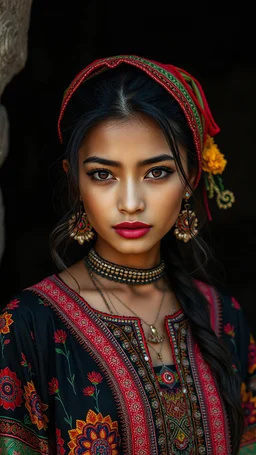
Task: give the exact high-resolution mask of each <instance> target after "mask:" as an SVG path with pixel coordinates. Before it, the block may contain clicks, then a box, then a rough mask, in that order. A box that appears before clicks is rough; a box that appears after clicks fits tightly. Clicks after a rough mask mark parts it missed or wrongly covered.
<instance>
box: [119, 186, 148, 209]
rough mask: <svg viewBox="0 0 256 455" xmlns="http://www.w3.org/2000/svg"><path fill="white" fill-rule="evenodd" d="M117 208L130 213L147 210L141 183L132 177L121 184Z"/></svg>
mask: <svg viewBox="0 0 256 455" xmlns="http://www.w3.org/2000/svg"><path fill="white" fill-rule="evenodd" d="M117 208H118V210H119V211H120V212H121V213H129V214H133V213H137V212H143V211H144V210H145V201H144V197H143V194H142V190H141V188H140V185H139V184H137V183H136V182H134V181H133V180H131V179H130V180H126V181H125V182H123V183H122V184H121V185H120V186H119V189H118V204H117Z"/></svg>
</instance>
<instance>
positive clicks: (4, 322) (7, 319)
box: [0, 311, 14, 335]
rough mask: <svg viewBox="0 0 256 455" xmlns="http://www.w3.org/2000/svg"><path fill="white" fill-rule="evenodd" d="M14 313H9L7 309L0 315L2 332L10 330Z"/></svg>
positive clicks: (0, 331) (0, 329)
mask: <svg viewBox="0 0 256 455" xmlns="http://www.w3.org/2000/svg"><path fill="white" fill-rule="evenodd" d="M13 322H14V321H13V320H12V314H9V313H7V311H6V312H5V313H3V314H1V315H0V333H3V334H4V335H5V334H6V333H9V332H10V329H9V327H10V325H12V324H13Z"/></svg>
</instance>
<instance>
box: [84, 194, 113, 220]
mask: <svg viewBox="0 0 256 455" xmlns="http://www.w3.org/2000/svg"><path fill="white" fill-rule="evenodd" d="M80 194H81V197H82V201H83V203H84V208H85V211H86V213H87V217H88V219H89V221H90V222H91V223H92V225H95V222H97V220H99V219H100V220H102V219H103V218H104V214H105V213H107V200H106V199H105V197H104V196H105V195H104V193H103V194H102V192H101V193H99V192H98V191H97V189H95V188H94V190H93V191H90V189H89V188H88V186H87V188H86V189H84V190H83V188H81V190H80ZM109 202H110V201H109V200H108V203H109Z"/></svg>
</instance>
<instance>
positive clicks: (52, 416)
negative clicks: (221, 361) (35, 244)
mask: <svg viewBox="0 0 256 455" xmlns="http://www.w3.org/2000/svg"><path fill="white" fill-rule="evenodd" d="M198 286H199V288H200V290H201V292H203V293H204V294H205V296H206V297H207V299H208V301H209V303H210V307H211V322H212V326H213V328H214V330H215V332H216V334H217V336H219V337H222V338H223V341H224V342H225V343H226V345H227V346H228V348H229V349H230V351H231V353H232V356H233V367H234V369H235V370H236V371H237V372H238V373H239V374H240V375H241V383H242V384H241V391H242V395H241V396H242V401H243V406H244V410H245V430H244V435H243V439H242V442H241V449H240V454H253V453H254V454H255V453H256V345H255V343H254V340H253V337H252V335H250V332H249V330H248V327H247V324H246V321H245V319H244V317H243V314H242V310H241V308H240V306H239V304H238V302H237V301H236V300H235V299H234V298H230V297H227V296H222V295H219V294H218V293H217V292H216V291H214V290H213V288H211V287H209V286H207V285H205V284H203V283H199V282H198ZM166 328H167V331H168V334H169V338H170V343H171V346H172V352H173V358H174V365H169V366H166V367H153V365H152V363H151V358H150V354H149V351H148V348H147V343H146V340H145V335H144V332H143V329H142V326H141V323H140V320H139V319H137V318H135V317H120V316H113V315H109V314H104V313H102V312H99V311H96V310H94V309H93V308H92V307H91V306H90V305H89V304H88V303H87V302H86V301H85V300H83V299H82V298H81V297H80V296H79V295H78V294H76V293H75V292H74V291H72V290H71V289H70V288H69V287H68V286H67V285H66V284H64V283H63V281H62V280H61V279H60V278H59V277H58V276H57V275H53V276H50V277H48V278H46V279H44V280H43V281H41V282H40V283H38V284H37V285H35V286H33V287H30V288H28V289H26V290H24V291H22V292H21V293H19V294H18V295H17V296H15V298H14V299H13V300H12V301H11V302H10V303H8V305H7V306H6V307H5V309H4V310H3V312H2V314H1V316H0V341H1V345H0V454H1V455H5V454H8V455H17V454H20V455H25V454H26V455H37V454H42V455H57V454H58V455H167V454H176V455H191V454H218V455H230V454H231V448H230V434H229V426H228V422H227V417H226V414H225V411H224V409H223V406H222V400H221V398H220V396H219V394H218V387H217V385H216V383H215V381H214V379H213V377H212V375H211V371H210V369H209V366H208V365H207V364H206V363H205V362H204V360H203V357H202V355H201V353H200V351H199V349H198V346H197V345H196V343H195V341H194V339H193V335H192V333H191V330H190V326H189V323H188V321H187V318H186V316H185V314H184V313H183V311H182V310H179V311H178V312H177V313H175V314H174V315H172V316H166Z"/></svg>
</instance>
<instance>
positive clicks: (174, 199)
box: [150, 185, 184, 225]
mask: <svg viewBox="0 0 256 455" xmlns="http://www.w3.org/2000/svg"><path fill="white" fill-rule="evenodd" d="M183 195H184V187H183V186H182V185H173V186H171V187H169V188H166V190H165V191H164V192H162V193H161V196H160V197H159V194H158V196H157V195H156V196H155V197H152V198H151V201H150V205H152V207H153V209H154V210H156V209H157V214H158V216H159V217H161V219H162V222H163V223H168V225H169V223H174V222H175V221H176V219H177V217H178V215H179V213H180V209H181V205H182V198H183Z"/></svg>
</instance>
